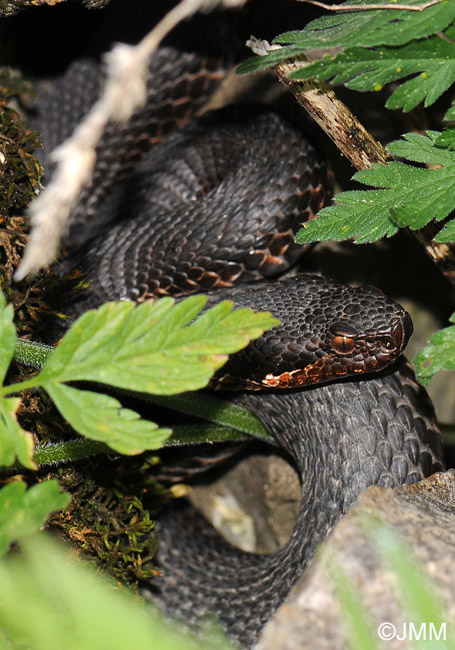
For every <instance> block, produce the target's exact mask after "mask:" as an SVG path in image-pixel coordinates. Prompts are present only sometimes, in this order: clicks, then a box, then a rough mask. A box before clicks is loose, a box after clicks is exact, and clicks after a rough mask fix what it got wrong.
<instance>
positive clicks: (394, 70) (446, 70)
mask: <svg viewBox="0 0 455 650" xmlns="http://www.w3.org/2000/svg"><path fill="white" fill-rule="evenodd" d="M410 75H417V76H415V77H413V78H412V79H410V80H408V81H406V82H405V83H403V84H402V85H400V86H399V87H398V88H397V89H396V90H395V92H394V93H393V94H392V95H391V96H390V97H389V99H388V101H387V103H386V106H387V107H388V108H391V109H400V108H402V109H403V110H404V111H410V110H411V109H413V108H414V107H415V106H417V104H419V103H420V102H424V105H425V106H430V105H431V104H433V103H434V102H435V101H436V100H437V99H438V98H439V97H440V96H441V95H442V93H444V92H445V91H446V90H447V89H448V88H449V87H450V86H451V85H452V83H453V82H454V81H455V44H454V43H449V42H447V41H444V40H442V39H441V38H439V36H434V37H432V38H428V39H426V40H424V41H420V42H418V43H416V42H413V43H409V44H407V45H404V46H401V47H380V48H375V49H364V48H360V47H353V48H349V49H347V50H346V51H345V52H344V53H342V54H339V55H337V56H335V57H326V58H324V59H321V60H320V61H316V62H315V63H312V64H310V65H308V66H305V67H302V68H301V69H300V70H296V71H295V72H293V73H292V74H291V75H290V76H291V78H294V79H308V78H311V77H317V78H319V79H321V80H331V81H332V82H333V83H342V84H345V85H346V86H347V87H348V88H352V89H353V90H359V91H371V90H381V89H382V87H383V86H384V85H385V84H388V83H390V82H392V81H398V80H400V79H403V78H404V77H408V76H410Z"/></svg>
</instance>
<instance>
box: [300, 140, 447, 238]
mask: <svg viewBox="0 0 455 650" xmlns="http://www.w3.org/2000/svg"><path fill="white" fill-rule="evenodd" d="M438 136H439V133H438V132H435V131H429V132H428V133H427V134H426V135H419V134H415V133H408V134H406V135H405V136H403V140H399V141H397V142H393V143H391V144H390V145H389V147H388V149H389V151H390V152H391V153H392V154H394V155H396V156H401V157H403V158H406V159H407V160H409V161H412V162H418V163H428V162H431V163H432V164H435V165H441V167H440V168H437V169H425V168H421V167H415V166H413V165H409V164H406V163H403V162H391V163H388V164H387V165H380V164H375V165H373V166H372V167H371V168H370V169H365V170H362V171H360V172H357V174H355V175H354V177H353V178H354V180H356V181H358V182H360V183H363V184H365V185H370V186H373V187H375V188H378V189H372V190H364V191H350V192H342V193H341V194H338V196H337V197H336V203H335V205H333V206H329V207H328V208H325V209H324V210H321V212H320V216H319V217H318V218H317V219H314V220H313V221H310V222H308V223H307V224H305V225H304V227H303V228H302V230H300V231H299V232H298V233H297V237H296V239H297V241H298V242H299V243H306V242H312V241H327V240H328V239H337V240H345V239H350V238H354V239H355V241H356V242H357V243H359V244H363V243H367V242H372V241H376V240H377V239H380V238H381V237H390V236H391V235H393V234H395V233H396V232H397V229H398V227H404V226H407V227H410V228H413V229H417V228H421V227H422V226H424V225H425V224H426V223H428V222H429V221H431V220H432V219H436V220H441V219H444V218H445V217H447V216H448V215H449V214H450V213H451V212H452V210H453V206H454V202H453V196H454V194H455V152H454V151H451V150H449V149H444V148H441V147H438V146H437V145H436V140H437V138H438Z"/></svg>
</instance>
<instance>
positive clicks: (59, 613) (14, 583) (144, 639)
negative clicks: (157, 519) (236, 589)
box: [0, 535, 233, 650]
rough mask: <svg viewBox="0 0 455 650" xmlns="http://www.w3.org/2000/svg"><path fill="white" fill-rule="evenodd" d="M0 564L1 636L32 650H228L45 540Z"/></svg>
mask: <svg viewBox="0 0 455 650" xmlns="http://www.w3.org/2000/svg"><path fill="white" fill-rule="evenodd" d="M21 546H22V548H21V553H20V555H19V554H15V555H11V556H8V557H6V558H3V559H2V560H1V561H0V584H1V585H2V597H1V599H0V629H1V631H2V634H1V635H0V639H1V638H3V637H6V638H7V639H8V641H9V645H8V647H11V646H12V647H14V648H23V649H27V650H63V649H64V650H106V649H107V648H109V650H137V648H148V649H150V650H152V649H155V650H176V648H178V650H214V648H217V650H228V648H230V649H231V650H233V647H232V646H231V645H230V644H229V643H228V641H225V640H224V639H223V638H222V635H221V633H217V630H210V632H211V634H210V633H209V634H207V637H208V638H206V635H205V634H204V633H202V632H201V631H199V632H198V634H197V637H196V636H193V635H192V634H191V633H190V632H188V631H187V630H183V629H182V627H181V626H180V625H176V624H175V623H170V622H165V621H164V620H163V618H162V617H160V615H159V614H158V612H157V611H156V609H155V608H153V607H144V606H142V605H141V603H139V602H138V599H137V598H134V597H132V596H131V594H130V593H129V592H128V589H119V587H118V585H116V584H115V582H114V581H113V580H112V579H108V578H107V577H106V576H105V575H102V574H101V572H100V571H98V572H95V570H94V569H93V568H92V567H90V566H89V565H88V563H84V562H82V561H81V560H80V558H76V557H75V554H74V553H72V554H71V553H69V552H68V549H65V548H64V547H63V545H60V544H57V543H56V541H55V540H52V539H50V538H49V537H47V536H45V535H35V536H34V537H32V538H30V539H26V540H25V541H24V543H23V544H22V545H21Z"/></svg>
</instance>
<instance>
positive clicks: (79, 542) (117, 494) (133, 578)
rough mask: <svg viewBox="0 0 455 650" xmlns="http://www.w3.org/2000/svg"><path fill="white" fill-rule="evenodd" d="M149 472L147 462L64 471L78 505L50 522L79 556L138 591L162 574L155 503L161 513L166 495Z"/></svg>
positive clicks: (123, 461) (105, 462) (129, 461)
mask: <svg viewBox="0 0 455 650" xmlns="http://www.w3.org/2000/svg"><path fill="white" fill-rule="evenodd" d="M146 470H147V461H144V460H141V459H137V458H136V459H127V458H121V459H118V460H111V461H109V460H107V459H102V460H101V461H99V462H93V463H90V464H89V466H88V467H87V465H85V466H84V469H83V471H79V469H78V467H77V465H76V466H75V467H72V468H67V469H61V470H60V471H59V474H58V478H59V482H60V484H61V485H62V487H63V488H64V489H66V490H68V491H69V492H70V493H71V495H72V500H71V503H70V505H69V506H68V508H67V509H66V510H64V511H62V512H60V513H57V514H55V515H53V516H52V518H51V520H50V522H49V524H50V525H51V526H52V527H57V528H58V529H60V530H61V531H62V533H63V535H64V537H65V538H67V539H68V540H69V541H70V542H71V544H72V545H73V546H74V547H76V548H77V549H78V550H79V551H81V552H83V553H84V554H85V555H86V556H88V557H91V558H92V559H93V560H94V561H95V562H96V563H97V564H98V565H99V566H101V567H102V568H103V569H105V570H107V571H109V572H110V573H111V574H112V575H113V576H114V577H115V578H116V579H118V580H119V581H121V582H122V583H123V584H128V585H130V586H133V587H134V586H136V584H137V581H138V580H142V579H146V578H149V577H151V576H152V575H155V574H156V568H155V565H154V563H153V556H154V554H155V551H156V548H157V543H158V542H157V536H156V534H155V532H154V530H153V529H154V525H155V522H154V521H153V519H152V518H151V517H152V515H153V513H152V514H151V511H150V504H153V505H152V507H153V508H154V509H155V510H154V512H155V513H156V509H157V508H159V505H160V504H162V503H163V501H164V500H166V492H165V490H164V489H163V488H161V487H160V486H159V485H158V484H157V483H156V482H155V481H154V480H153V479H150V478H148V477H147V471H146Z"/></svg>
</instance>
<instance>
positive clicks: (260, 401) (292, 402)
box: [35, 46, 443, 647]
mask: <svg viewBox="0 0 455 650" xmlns="http://www.w3.org/2000/svg"><path fill="white" fill-rule="evenodd" d="M223 65H224V64H223V63H220V61H219V60H214V59H210V58H209V57H203V58H202V60H201V57H199V58H198V60H197V63H195V59H194V55H193V54H187V53H185V52H181V51H179V50H178V49H175V48H174V47H168V46H164V47H162V48H161V49H160V50H159V51H158V52H157V54H156V55H155V57H153V59H152V61H151V64H150V69H149V73H148V81H147V88H148V95H147V101H146V104H145V106H144V107H142V108H140V109H138V110H137V111H136V113H135V114H134V115H133V117H132V118H131V119H130V120H129V122H128V123H127V124H124V125H120V126H118V125H109V126H108V128H107V129H106V132H105V134H104V135H103V138H102V139H101V142H100V144H99V146H98V149H97V163H96V167H95V171H94V176H93V179H92V181H91V183H90V184H89V186H88V187H87V188H85V189H84V191H83V193H82V195H81V198H80V200H79V202H78V204H77V205H76V206H75V207H74V208H73V211H72V215H71V220H70V225H69V229H68V232H67V234H66V236H65V239H64V242H63V248H64V250H65V254H64V255H63V256H62V258H61V261H60V262H59V263H58V265H57V267H56V270H55V272H56V273H60V274H62V275H65V274H67V273H68V272H70V271H72V270H74V269H80V270H81V271H82V273H83V276H84V279H85V281H86V285H87V286H86V289H85V290H84V291H81V292H80V293H78V294H76V295H75V296H73V297H72V299H71V301H67V302H65V301H63V302H62V304H61V305H60V308H61V311H62V312H64V313H65V315H66V320H65V323H64V326H65V327H67V325H68V323H70V322H72V320H74V319H75V318H77V316H79V315H80V314H81V313H83V312H84V311H86V310H87V309H90V308H94V307H97V306H98V305H100V304H102V303H103V302H105V301H106V300H122V299H131V300H134V301H136V302H141V301H144V300H147V299H156V298H159V297H161V296H165V295H170V296H173V297H175V298H176V299H180V298H182V297H183V296H186V295H189V294H191V293H200V292H203V293H207V295H208V296H209V303H208V304H209V305H210V304H214V303H216V302H218V301H219V300H221V299H225V298H228V299H230V300H232V301H233V302H234V305H235V307H243V306H248V307H252V308H254V309H259V310H266V311H270V312H271V313H272V314H273V315H275V316H276V317H277V318H279V319H280V320H281V325H280V326H278V327H275V328H273V329H272V330H270V331H269V332H266V333H265V334H264V335H263V336H262V337H261V338H259V339H257V340H256V341H253V342H251V343H250V344H249V345H248V346H247V348H246V349H245V350H243V351H241V352H239V353H236V354H234V355H232V356H231V357H230V359H229V360H228V362H227V364H226V365H225V366H224V367H223V368H222V369H221V370H220V371H219V373H218V374H217V375H216V377H215V379H214V380H213V386H214V388H218V389H220V390H225V391H227V392H226V395H227V396H230V399H231V400H232V401H233V403H234V404H237V405H239V406H242V407H244V408H247V409H248V410H250V411H251V412H252V413H253V414H255V415H256V416H257V417H258V418H259V420H261V421H262V422H263V424H264V425H265V426H266V428H267V430H268V431H269V432H270V433H271V434H272V435H273V436H274V438H275V440H276V441H277V443H278V444H279V445H280V446H281V447H282V448H283V449H284V450H285V452H287V454H288V455H289V457H290V459H291V461H292V462H293V463H294V465H295V467H296V468H297V470H298V473H299V475H300V478H301V484H302V500H301V507H300V511H299V514H298V517H297V520H296V523H295V527H294V530H293V532H292V534H291V537H290V539H289V541H288V543H287V544H286V545H285V546H283V548H281V549H280V550H279V551H278V552H276V553H273V554H269V555H257V554H254V553H250V552H245V551H242V550H240V549H237V548H234V547H233V546H232V545H230V544H229V543H228V542H226V541H224V540H223V539H222V538H221V537H220V535H219V533H218V532H216V531H215V530H214V528H213V527H212V526H211V525H210V524H209V523H208V522H207V521H206V520H205V519H204V518H203V517H202V515H200V514H199V513H198V512H196V511H195V510H194V508H193V507H192V506H190V505H189V504H187V503H185V504H182V503H178V504H175V505H174V506H172V507H170V508H169V509H168V510H167V511H166V512H165V513H163V515H162V516H161V517H160V518H159V520H158V531H159V539H160V544H159V550H158V553H157V556H156V562H157V566H158V568H159V573H160V575H159V576H158V577H154V578H153V579H150V580H147V581H144V582H143V583H142V584H141V585H140V590H141V593H142V595H143V596H144V598H146V599H151V600H153V602H154V603H159V605H160V607H161V608H162V609H163V611H164V612H166V613H167V614H169V615H170V616H172V617H176V618H178V619H180V620H182V621H184V622H185V623H186V624H188V625H190V626H197V625H198V624H200V622H201V621H203V620H204V619H205V618H206V617H215V618H216V619H217V620H218V621H219V622H220V624H221V626H222V628H223V629H224V630H225V631H226V633H227V635H228V636H229V637H230V638H231V639H232V640H233V642H234V643H236V644H237V645H238V646H240V647H251V646H252V645H253V644H254V643H255V641H256V640H257V638H258V636H259V634H260V632H261V630H262V628H263V626H264V625H265V624H266V622H267V621H268V620H269V619H270V618H271V616H272V615H273V613H274V612H275V611H276V609H277V608H278V607H279V606H280V604H281V603H283V602H284V601H285V599H286V598H287V596H288V594H289V592H290V590H291V588H292V586H293V584H294V583H295V582H296V580H297V578H298V577H299V576H300V575H301V574H302V572H303V571H304V570H305V569H306V567H307V566H308V564H309V563H310V562H311V558H312V556H313V553H314V549H315V547H316V546H317V545H318V543H320V542H321V541H322V540H323V539H324V538H325V537H326V536H327V534H328V533H329V532H330V531H331V530H332V528H333V527H334V525H335V524H336V522H337V521H338V520H339V519H340V517H342V516H343V515H344V514H345V513H346V512H347V510H348V508H349V507H350V505H351V504H352V503H353V502H354V500H355V499H356V497H357V496H358V495H359V494H360V493H361V492H362V491H364V490H365V489H366V488H367V487H368V486H370V485H378V486H382V487H385V488H391V487H394V486H398V485H401V484H404V483H413V482H416V481H419V480H421V479H422V478H423V477H426V476H428V475H430V474H432V473H433V472H435V471H439V470H441V469H442V468H443V463H442V451H441V441H440V435H439V431H438V429H437V425H436V421H435V416H434V412H433V409H432V405H431V403H430V401H429V398H428V396H427V395H426V393H425V391H424V389H423V388H422V387H421V386H419V384H418V383H417V381H416V379H415V376H414V373H413V370H412V368H411V367H410V365H409V364H408V363H407V362H406V360H405V359H404V358H403V356H402V352H403V350H404V348H405V346H406V344H407V341H408V339H409V337H410V335H411V333H412V323H411V319H410V316H409V315H408V314H407V312H406V311H405V310H404V309H403V308H402V307H401V306H399V305H398V304H397V303H395V302H394V301H392V300H391V299H390V298H388V297H387V296H385V295H384V294H383V293H382V292H381V291H380V290H378V289H375V288H373V287H370V286H362V287H346V286H343V285H341V284H339V283H337V282H335V281H333V280H331V279H327V278H324V277H321V276H319V275H315V274H306V273H301V272H300V271H299V272H296V273H293V271H292V269H293V268H294V267H295V265H296V264H297V263H298V262H299V260H300V259H301V256H302V254H303V253H304V249H303V247H302V246H299V245H297V244H296V243H295V240H294V235H295V232H296V230H297V229H298V228H299V227H300V224H301V223H302V222H304V221H306V220H308V219H312V218H314V217H315V216H316V215H317V213H318V212H319V210H320V209H321V207H323V205H324V204H325V203H326V202H327V201H328V199H329V197H330V195H331V191H332V190H331V177H330V173H329V172H328V171H327V169H326V165H325V161H324V159H323V156H322V155H321V154H320V153H319V152H318V151H317V149H316V148H315V147H314V146H313V145H312V144H311V143H310V141H309V140H308V139H307V137H306V136H304V135H303V134H302V132H301V129H300V128H299V127H297V126H296V125H295V124H293V123H291V122H289V121H288V120H287V119H285V118H283V117H282V116H280V115H279V114H278V113H276V112H275V111H274V110H271V109H270V108H268V107H264V106H258V105H252V106H251V105H247V106H230V107H226V108H223V109H220V110H217V111H213V112H208V113H204V114H202V115H197V113H198V111H200V109H201V107H202V106H203V105H204V102H205V101H206V99H207V98H208V96H209V95H210V93H211V92H212V91H213V89H214V88H215V86H216V85H217V84H218V83H219V81H220V79H221V78H222V77H223V75H224V72H225V71H224V68H223ZM102 83H103V72H102V67H101V66H100V64H99V63H98V62H94V61H92V60H79V61H76V62H74V63H73V64H72V65H71V66H70V67H69V68H68V70H67V71H66V72H65V73H64V74H63V75H61V76H59V77H57V78H54V79H47V80H44V81H41V82H39V83H38V84H37V88H38V100H37V104H36V117H35V119H36V124H38V125H39V128H40V131H41V133H42V137H43V141H44V152H45V153H44V158H43V161H44V164H45V168H46V174H47V177H50V176H51V175H52V163H51V162H50V161H49V160H48V158H46V156H47V153H48V152H49V151H51V150H52V149H53V148H54V147H55V146H56V145H58V144H59V143H61V142H62V141H63V140H64V139H65V138H66V137H68V136H69V135H70V134H71V132H72V129H73V128H74V126H75V125H76V124H77V123H78V122H79V121H80V119H81V118H82V117H83V116H84V115H85V114H86V112H87V111H88V110H89V109H90V106H91V105H92V104H93V102H94V101H95V99H96V97H97V95H98V94H99V93H100V90H101V87H102ZM283 276H284V277H283ZM234 389H235V391H236V392H235V393H234V392H233V390H234Z"/></svg>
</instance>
